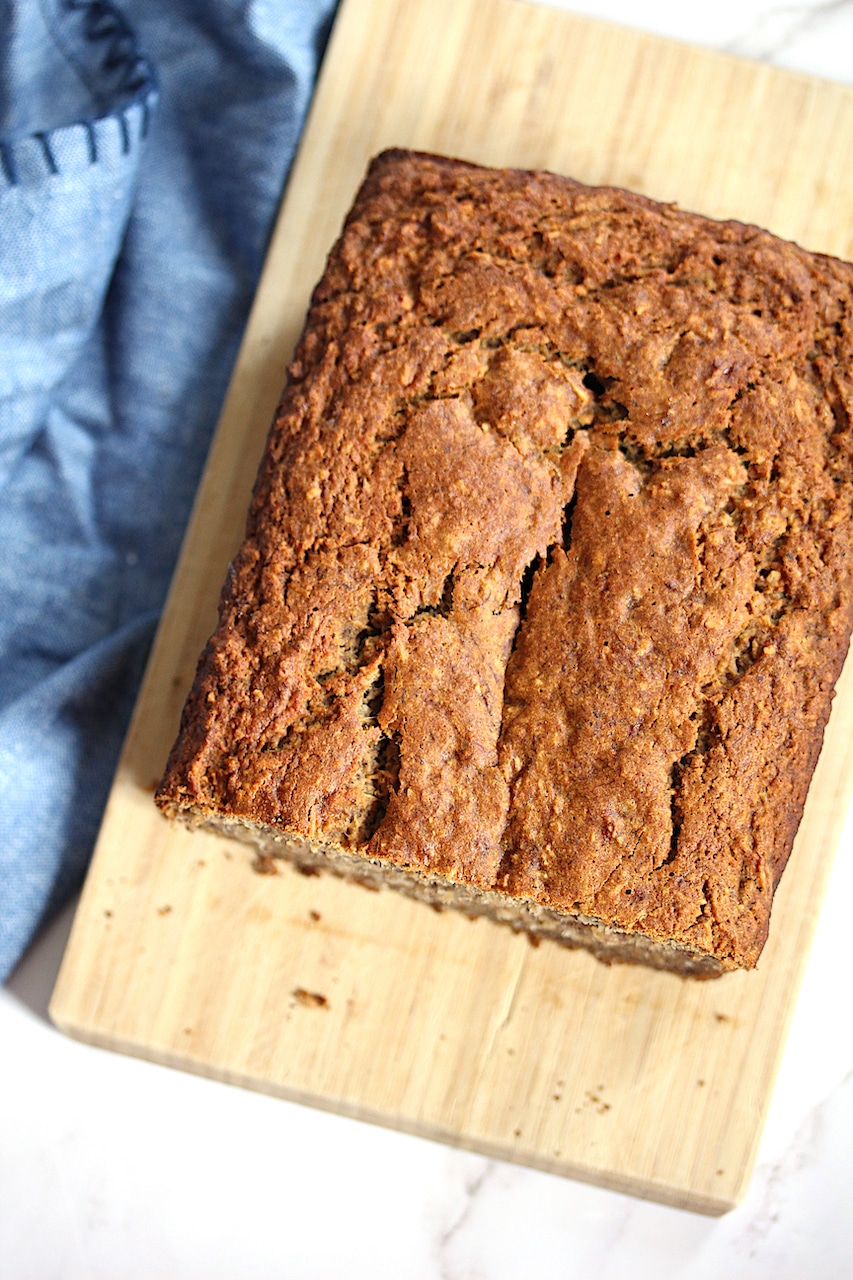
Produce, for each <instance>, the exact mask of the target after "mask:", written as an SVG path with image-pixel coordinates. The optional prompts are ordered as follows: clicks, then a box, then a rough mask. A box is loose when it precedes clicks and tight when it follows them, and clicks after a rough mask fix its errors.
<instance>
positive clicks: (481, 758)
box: [157, 151, 853, 975]
mask: <svg viewBox="0 0 853 1280" xmlns="http://www.w3.org/2000/svg"><path fill="white" fill-rule="evenodd" d="M851 415H853V267H851V266H850V265H848V264H845V263H842V262H839V261H836V260H834V259H830V258H827V257H823V256H820V255H817V254H813V253H808V252H805V251H804V250H802V249H800V248H798V247H797V246H796V245H794V244H790V243H787V242H784V241H781V240H779V239H777V238H775V237H774V236H771V235H770V234H768V233H767V232H765V231H761V230H759V229H757V228H755V227H749V226H744V225H741V224H739V223H735V222H725V223H721V222H714V221H711V220H709V219H707V218H703V217H699V216H696V215H693V214H690V213H685V212H682V211H680V210H679V209H677V208H674V207H671V206H666V205H660V204H656V203H655V202H653V201H652V200H649V199H646V198H644V197H642V196H639V195H634V194H631V193H628V192H625V191H620V190H614V189H604V188H602V189H596V188H589V187H584V186H582V185H580V184H579V183H577V182H573V181H570V180H569V179H567V178H562V177H556V176H554V175H551V174H547V173H528V172H518V171H495V170H488V169H484V168H479V167H477V166H474V165H470V164H466V163H462V162H459V161H454V160H448V159H443V158H440V157H435V156H425V155H420V154H415V153H411V152H400V151H392V152H386V153H385V154H383V155H381V156H379V157H378V158H377V159H376V160H375V161H374V162H373V164H372V166H371V168H370V171H369V174H368V176H367V179H366V181H365V183H364V185H363V186H362V188H361V190H360V192H359V193H358V196H357V199H356V201H355V205H354V207H353V209H352V212H351V213H350V215H349V218H348V220H347V223H346V226H345V228H344V231H343V234H342V236H341V239H340V240H339V242H338V244H337V245H336V246H335V248H334V249H333V251H332V254H331V257H330V259H329V262H328V265H327V269H326V272H325V275H324V276H323V279H322V280H321V282H320V284H319V286H318V287H317V289H316V291H315V294H314V298H313V302H312V306H311V310H310V313H309V316H308V320H307V323H306V326H305V329H304V332H303V335H302V338H301V341H300V343H299V347H298V349H297V352H296V355H295V358H294V360H293V363H292V365H291V368H290V374H289V381H288V385H287V388H286V390H285V392H284V397H283V399H282V402H281V405H280V408H279V410H278V413H277V415H276V419H275V423H274V425H273V428H272V432H271V434H270V437H269V441H268V446H267V450H266V454H265V457H264V460H263V463H262V466H261V470H260V474H259V477H258V480H257V484H256V488H255V492H254V497H253V501H252V506H251V510H250V513H249V519H248V527H247V533H246V540H245V543H244V545H243V547H242V549H241V550H240V552H239V554H238V556H237V558H236V560H235V562H234V564H233V566H232V569H231V572H230V575H229V578H228V581H227V584H226V586H225V589H224V593H223V596H222V601H221V610H220V622H219V626H218V629H217V630H216V632H215V634H214V636H213V638H212V639H211V641H210V643H209V644H208V646H207V648H206V650H205V652H204V654H203V655H202V658H201V661H200V665H199V669H198V674H197V678H196V681H195V684H194V686H193V689H192V691H191V693H190V695H189V699H188V701H187V704H186V707H185V710H184V715H183V720H182V725H181V730H180V736H179V739H178V741H177V744H176V745H175V747H174V749H173V751H172V754H171V757H170V759H169V763H168V766H167V769H166V773H165V776H164V779H163V781H162V784H161V786H160V790H159V792H158V795H157V802H158V804H159V805H160V806H161V808H162V809H163V810H165V812H166V813H167V814H169V815H172V816H177V817H180V818H183V819H185V820H187V821H189V822H190V823H193V824H197V823H201V824H204V825H206V826H212V827H215V828H217V829H219V830H222V831H225V832H227V833H228V834H233V835H235V836H240V837H244V838H247V839H249V840H251V841H254V842H256V843H257V844H258V845H259V846H261V847H262V848H263V849H264V850H266V851H267V852H268V853H272V854H274V855H278V854H281V855H283V856H287V857H290V858H292V859H295V860H296V861H297V862H298V863H299V864H302V865H310V866H325V867H331V868H332V869H333V870H336V871H339V872H342V873H344V874H346V875H349V876H352V877H354V878H357V879H362V880H365V881H367V882H369V883H373V884H378V883H383V884H386V883H387V884H390V885H395V886H398V887H400V888H402V889H404V890H406V891H408V892H410V893H414V894H416V895H417V896H420V897H422V898H425V899H427V900H428V901H430V902H433V903H437V904H445V903H447V904H454V905H457V906H460V907H462V908H463V909H464V910H466V911H469V912H478V913H485V914H488V915H490V916H493V917H495V918H497V919H501V920H504V921H507V922H509V923H511V924H512V925H514V926H515V927H517V928H522V929H526V930H529V931H531V932H533V933H539V934H544V935H552V936H555V937H558V938H560V939H562V940H563V941H566V942H569V943H571V944H578V945H584V946H588V947H590V948H591V949H592V950H593V951H594V952H595V953H596V954H598V955H599V956H600V957H601V958H604V959H628V960H639V961H642V962H645V963H650V964H654V965H660V966H665V967H669V968H674V969H676V970H679V971H681V972H685V973H695V974H700V975H716V974H718V973H721V972H722V971H724V970H726V969H731V968H738V967H741V968H749V967H752V966H753V965H754V964H755V962H756V959H757V957H758V955H759V953H760V951H761V948H762V945H763V943H764V941H765V938H766V935H767V930H768V922H769V916H770V909H771V903H772V899H773V893H774V890H775V887H776V885H777V883H778V881H779V877H780V876H781V874H782V871H783V868H784V866H785V863H786V860H787V858H788V855H789V852H790V849H791V844H792V841H793V838H794V834H795V832H796V829H797V825H798V823H799V820H800V816H801V813H802V808H803V804H804V801H805V797H806V791H807V788H808V785H809V781H810V778H811V775H812V771H813V769H814V766H815V763H816V760H817V756H818V752H819V749H820V745H821V741H822V736H823V729H824V725H825V722H826V719H827V716H828V714H829V708H830V702H831V698H832V692H833V686H834V682H835V680H836V678H837V676H838V673H839V671H840V668H841V664H842V661H843V658H844V654H845V652H846V649H847V643H848V638H849V634H850V629H851V621H852V620H853V618H851V545H853V540H852V539H851V499H853V483H852V482H853V466H851V449H852V448H853V435H851Z"/></svg>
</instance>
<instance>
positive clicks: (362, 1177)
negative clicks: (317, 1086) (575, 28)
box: [0, 0, 853, 1280]
mask: <svg viewBox="0 0 853 1280" xmlns="http://www.w3.org/2000/svg"><path fill="white" fill-rule="evenodd" d="M554 2H555V3H556V2H557V0H554ZM561 7H566V8H573V9H575V10H577V11H582V12H584V13H588V14H591V15H595V16H599V17H604V18H609V19H612V20H614V21H617V22H627V23H633V24H634V25H642V26H643V27H644V28H646V29H647V30H651V31H656V32H659V33H661V34H664V35H673V36H676V37H678V38H680V39H686V40H690V41H693V42H695V43H699V44H704V45H707V46H710V47H713V48H717V49H724V50H726V51H728V52H731V53H737V54H743V55H745V56H750V57H760V58H767V59H769V60H770V61H773V62H775V63H778V64H780V65H783V66H787V67H791V68H794V69H797V70H801V71H806V72H810V73H813V74H819V75H826V76H829V77H832V78H834V79H838V80H845V81H847V82H848V83H849V82H851V81H853V2H851V0H811V2H810V3H802V4H794V3H777V4H771V3H768V0H716V3H714V4H701V5H697V4H690V3H681V4H673V3H667V2H666V0H645V2H644V4H643V5H637V4H631V3H630V2H629V0H599V2H597V3H596V2H594V0H590V2H589V3H583V0H574V2H573V3H572V4H568V3H567V4H565V5H561ZM851 895H853V821H851V820H848V823H847V828H846V831H845V835H844V838H843V840H842V845H841V848H840V851H839V855H838V858H837V860H836V865H835V869H834V872H833V880H832V883H831V886H830V892H829V894H828V897H827V901H826V905H825V908H824V911H823V915H822V918H821V922H820V926H819V929H818V934H817V938H816V942H815V946H814V948H813V951H812V955H811V958H810V962H809V967H808V971H807V975H806V979H805V983H804V986H803V990H802V994H801V997H800V999H799V1002H798V1006H797V1012H796V1015H795V1020H794V1025H793V1028H792V1031H791V1035H790V1037H789V1041H788V1045H787V1049H786V1052H785V1057H784V1061H783V1065H782V1069H781V1073H780V1076H779V1080H778V1084H777V1087H776V1090H775V1093H774V1096H773V1101H772V1105H771V1107H770V1111H769V1114H768V1118H767V1125H766V1129H765V1133H764V1139H763V1142H762V1146H761V1151H760V1155H759V1160H758V1165H757V1168H756V1172H755V1176H754V1178H753V1182H752V1186H751V1189H750V1192H749V1195H748V1197H747V1199H746V1201H745V1203H744V1204H743V1205H742V1206H741V1207H740V1208H738V1209H736V1210H735V1211H734V1212H732V1213H730V1214H728V1215H727V1216H726V1217H725V1218H722V1219H718V1220H712V1219H706V1218H702V1217H699V1216H697V1215H694V1214H689V1213H683V1212H679V1211H677V1210H673V1209H666V1208H662V1207H660V1206H657V1205H652V1204H645V1203H643V1202H641V1201H638V1200H632V1199H630V1198H628V1197H625V1196H620V1195H616V1194H614V1193H611V1192H606V1191H601V1190H598V1189H596V1188H593V1187H586V1186H582V1185H580V1184H576V1183H571V1182H567V1181H564V1180H561V1179H559V1178H555V1177H551V1176H548V1175H545V1174H539V1173H534V1172H531V1171H529V1170H525V1169H520V1168H516V1167H513V1166H510V1165H504V1164H500V1163H497V1162H494V1161H489V1160H486V1159H484V1158H481V1157H478V1156H474V1155H469V1154H466V1153H463V1152H458V1151H452V1150H449V1149H446V1148H444V1147H441V1146H439V1145H437V1144H433V1143H429V1142H424V1141H421V1140H418V1139H414V1138H409V1137H406V1136H403V1135H400V1134H395V1133H389V1132H385V1131H383V1130H380V1129H376V1128H372V1127H370V1126H367V1125H362V1124H359V1123H356V1122H354V1121H349V1120H344V1119H341V1118H340V1117H337V1116H332V1115H326V1114H323V1113H321V1112H317V1111H312V1110H309V1109H307V1108H304V1107H298V1106H295V1105H291V1104H289V1103H284V1102H281V1101H279V1100H276V1099H272V1098H267V1097H263V1096H260V1095H256V1094H251V1093H247V1092H243V1091H241V1090H239V1089H235V1088H229V1087H228V1086H225V1085H219V1084H214V1083H212V1082H210V1081H207V1080H202V1079H197V1078H195V1077H191V1076H189V1075H183V1074H181V1073H179V1072H174V1071H168V1070H166V1069H163V1068H159V1067H154V1066H151V1065H149V1064H147V1063H144V1062H139V1061H135V1060H133V1059H129V1058H122V1057H119V1056H117V1055H114V1054H109V1053H105V1052H102V1051H99V1050H96V1049H91V1048H88V1047H86V1046H84V1045H80V1044H76V1043H74V1042H72V1041H70V1040H67V1039H65V1038H64V1037H63V1036H61V1035H59V1034H58V1033H57V1032H56V1031H55V1030H54V1029H53V1028H52V1027H51V1026H50V1025H49V1024H48V1022H47V1018H46V1012H45V1011H46V1006H47V1000H48V997H49V994H50V990H51V987H52V984H53V980H54V977H55V975H56V971H57V967H58V964H59V958H60V955H61V952H62V947H63V945H64V941H65V938H66V936H67V932H68V927H69V923H70V912H66V913H65V915H64V916H63V917H62V918H61V919H60V920H59V921H57V922H56V924H55V925H54V926H53V928H52V929H51V930H50V931H49V932H48V933H47V934H46V935H45V937H43V938H42V939H41V941H40V942H39V943H38V944H37V945H36V946H35V947H34V948H33V950H32V951H31V952H30V954H29V956H28V957H27V958H26V959H25V960H24V962H23V963H22V965H21V966H20V967H19V969H18V971H17V973H16V974H15V975H14V977H13V979H12V980H11V982H10V984H9V985H8V987H7V988H5V989H4V990H2V991H0V1276H1V1277H3V1278H4V1280H53V1278H56V1280H102V1278H103V1280H136V1278H137V1277H138V1278H139V1280H150V1278H151V1277H154V1276H156V1277H180V1278H181V1280H195V1278H196V1277H198V1278H199V1280H219V1278H220V1277H221V1278H222V1280H230V1278H231V1277H237V1276H239V1277H243V1276H249V1277H252V1280H265V1278H266V1277H270V1278H275V1280H278V1278H279V1277H294V1278H296V1280H315V1278H316V1280H321V1278H326V1277H329V1280H332V1278H334V1280H338V1278H339V1277H343V1276H346V1277H348V1280H359V1278H361V1277H364V1278H365V1280H386V1277H387V1278H388V1280H392V1278H393V1280H503V1278H504V1277H507V1278H509V1277H519V1276H528V1275H536V1276H537V1280H552V1278H553V1280H557V1278H559V1280H587V1278H588V1277H595V1280H621V1278H622V1277H625V1276H627V1275H630V1276H631V1277H632V1280H646V1278H647V1277H648V1278H649V1280H651V1278H652V1277H654V1280H681V1278H682V1277H684V1278H685V1280H686V1278H687V1277H689V1278H690V1280H719V1277H726V1278H727V1280H741V1278H743V1280H746V1278H747V1277H749V1280H764V1278H765V1277H766V1278H767V1280H771V1278H772V1280H805V1278H806V1277H807V1278H808V1280H849V1277H851V1276H853V1225H851V1224H853V1020H851V1018H850V1014H849V999H848V988H849V984H850V965H849V957H848V950H847V935H848V933H849V928H850V926H849V920H848V915H847V910H846V907H845V904H846V903H848V902H849V901H850V899H851Z"/></svg>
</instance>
